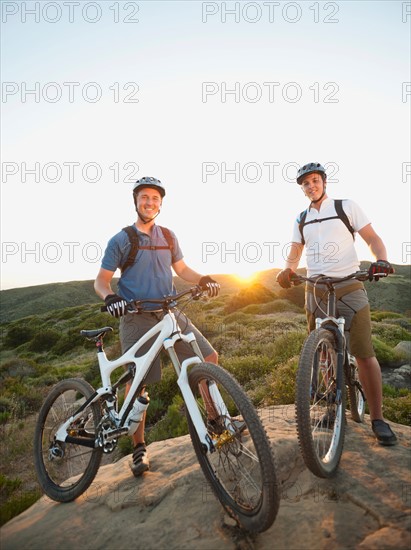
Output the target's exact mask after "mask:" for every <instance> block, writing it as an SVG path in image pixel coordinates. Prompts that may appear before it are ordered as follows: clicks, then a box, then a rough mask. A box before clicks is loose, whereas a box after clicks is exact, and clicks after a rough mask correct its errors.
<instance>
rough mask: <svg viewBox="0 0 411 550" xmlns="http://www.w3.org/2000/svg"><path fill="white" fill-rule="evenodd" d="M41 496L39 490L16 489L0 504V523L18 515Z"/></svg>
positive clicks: (2, 523)
mask: <svg viewBox="0 0 411 550" xmlns="http://www.w3.org/2000/svg"><path fill="white" fill-rule="evenodd" d="M40 497H41V493H40V491H39V490H35V491H29V492H23V491H17V494H16V495H14V494H13V495H12V496H11V497H10V498H9V499H8V500H7V502H5V503H4V504H2V505H1V506H0V525H4V524H5V523H7V522H8V521H9V520H11V519H12V518H14V517H15V516H18V515H19V514H21V513H22V512H24V510H27V508H30V506H31V505H32V504H34V503H35V502H36V501H37V500H38V499H39V498H40Z"/></svg>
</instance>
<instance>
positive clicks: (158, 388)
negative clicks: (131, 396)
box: [148, 365, 180, 410]
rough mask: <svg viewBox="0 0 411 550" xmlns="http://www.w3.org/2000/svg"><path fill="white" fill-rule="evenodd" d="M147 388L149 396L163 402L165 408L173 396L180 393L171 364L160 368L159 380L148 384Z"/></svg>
mask: <svg viewBox="0 0 411 550" xmlns="http://www.w3.org/2000/svg"><path fill="white" fill-rule="evenodd" d="M148 390H149V395H150V398H155V399H157V400H159V401H161V402H162V403H164V407H165V410H166V408H167V407H168V406H169V405H171V403H172V402H173V398H174V396H175V395H176V394H179V393H180V390H179V387H178V385H177V376H176V373H175V370H174V367H172V366H171V365H168V366H166V367H164V368H163V369H162V376H161V380H159V381H158V382H155V383H154V384H150V387H149V388H148ZM149 408H150V407H149Z"/></svg>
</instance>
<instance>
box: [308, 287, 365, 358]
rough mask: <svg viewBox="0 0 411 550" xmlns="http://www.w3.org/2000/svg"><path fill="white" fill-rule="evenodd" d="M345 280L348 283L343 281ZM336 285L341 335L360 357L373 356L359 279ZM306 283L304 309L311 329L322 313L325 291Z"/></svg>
mask: <svg viewBox="0 0 411 550" xmlns="http://www.w3.org/2000/svg"><path fill="white" fill-rule="evenodd" d="M347 283H349V284H347ZM347 283H345V284H344V283H343V284H341V285H339V286H338V287H337V293H336V294H337V317H338V316H343V317H344V319H345V337H346V340H347V345H348V349H349V350H350V353H352V355H354V356H355V357H359V358H360V359H366V358H368V357H375V351H374V348H373V345H372V340H371V317H370V304H369V302H368V297H367V292H366V290H365V288H364V285H363V283H361V282H359V281H357V282H355V283H352V282H350V281H347ZM313 290H314V289H313V286H312V285H309V284H308V285H307V286H306V294H305V309H306V314H307V322H308V329H309V330H310V331H311V330H314V329H315V319H316V318H317V317H320V318H321V319H323V318H324V317H326V313H325V312H326V311H327V294H328V292H327V291H326V290H325V291H324V286H323V285H321V286H320V285H317V286H316V288H315V295H314V293H313Z"/></svg>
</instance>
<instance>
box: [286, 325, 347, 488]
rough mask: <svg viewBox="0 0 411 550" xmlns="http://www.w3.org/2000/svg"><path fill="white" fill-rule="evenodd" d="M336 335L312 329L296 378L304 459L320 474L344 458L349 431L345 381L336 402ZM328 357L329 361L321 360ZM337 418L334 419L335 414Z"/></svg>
mask: <svg viewBox="0 0 411 550" xmlns="http://www.w3.org/2000/svg"><path fill="white" fill-rule="evenodd" d="M336 351H337V348H336V343H335V339H334V335H333V334H332V332H330V331H329V330H326V329H324V328H320V329H316V330H314V331H312V332H311V333H310V334H309V336H308V337H307V339H306V341H305V343H304V345H303V349H302V351H301V356H300V361H299V365H298V371H297V382H296V421H297V433H298V440H299V445H300V449H301V453H302V455H303V458H304V462H305V464H306V466H307V468H309V470H311V472H312V473H313V474H315V475H316V476H318V477H322V478H328V477H331V476H332V475H333V474H334V473H335V472H336V470H337V468H338V464H339V462H340V459H341V454H342V450H343V445H344V435H345V384H344V382H343V383H342V388H341V399H340V402H339V403H337V402H336V378H337V355H336ZM325 358H327V361H328V364H326V365H324V363H320V361H324V360H325ZM333 415H335V420H334V422H332V420H331V419H332V416H333Z"/></svg>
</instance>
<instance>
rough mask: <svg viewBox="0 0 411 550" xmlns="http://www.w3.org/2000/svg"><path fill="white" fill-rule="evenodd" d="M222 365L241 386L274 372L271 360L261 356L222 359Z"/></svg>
mask: <svg viewBox="0 0 411 550" xmlns="http://www.w3.org/2000/svg"><path fill="white" fill-rule="evenodd" d="M221 364H222V366H223V368H224V369H225V370H227V371H228V372H230V373H231V374H232V375H233V376H234V378H235V379H236V380H237V381H238V382H239V384H241V385H246V384H248V383H249V382H252V381H255V380H258V379H261V378H263V377H264V376H265V375H266V374H267V373H268V372H270V371H271V370H272V362H271V361H270V359H269V358H268V357H265V356H259V355H245V356H241V357H238V356H235V357H222V358H221Z"/></svg>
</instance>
